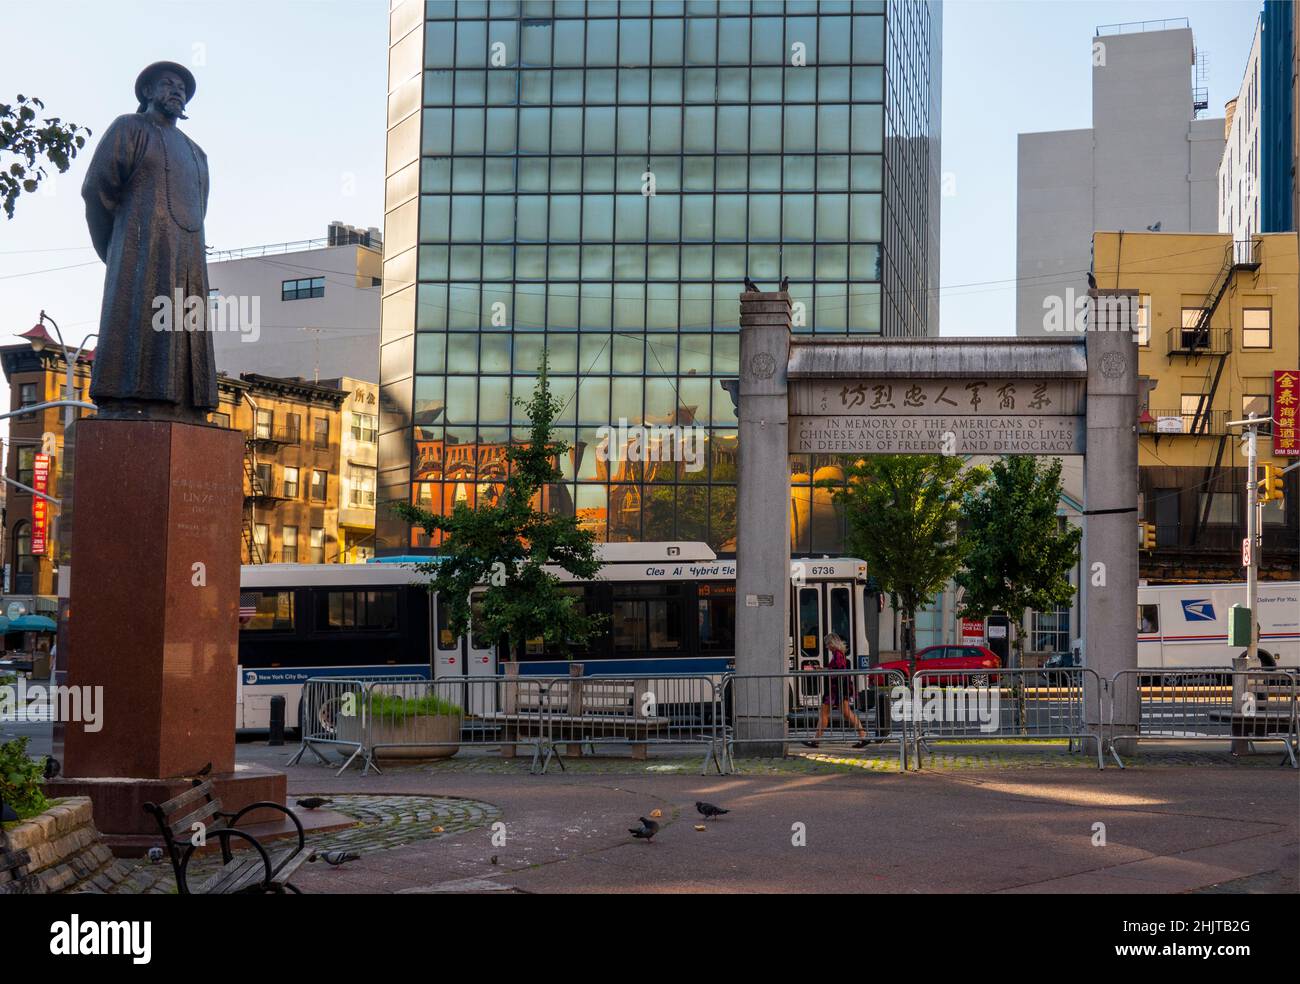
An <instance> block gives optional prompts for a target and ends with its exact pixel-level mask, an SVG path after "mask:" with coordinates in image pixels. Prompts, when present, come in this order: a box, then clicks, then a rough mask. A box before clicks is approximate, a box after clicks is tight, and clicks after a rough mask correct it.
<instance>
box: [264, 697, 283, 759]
mask: <svg viewBox="0 0 1300 984" xmlns="http://www.w3.org/2000/svg"><path fill="white" fill-rule="evenodd" d="M267 744H268V745H270V746H271V747H272V748H277V747H279V746H280V745H283V744H284V694H276V695H275V696H274V697H272V698H271V740H270V741H268V742H267Z"/></svg>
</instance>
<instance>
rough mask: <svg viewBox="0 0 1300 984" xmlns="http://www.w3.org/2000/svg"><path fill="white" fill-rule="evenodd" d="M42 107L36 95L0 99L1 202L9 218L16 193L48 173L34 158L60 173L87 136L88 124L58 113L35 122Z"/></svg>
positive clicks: (37, 183)
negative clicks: (60, 116) (74, 121)
mask: <svg viewBox="0 0 1300 984" xmlns="http://www.w3.org/2000/svg"><path fill="white" fill-rule="evenodd" d="M44 108H45V103H43V102H41V100H39V99H37V98H36V97H35V96H31V97H29V96H24V95H19V96H18V97H17V98H16V99H15V101H14V102H12V103H0V203H3V205H4V210H5V215H6V216H8V217H9V218H11V219H12V218H13V217H14V206H15V205H16V203H17V201H18V196H19V195H20V194H23V193H27V194H30V193H32V192H34V191H35V190H36V189H37V188H38V187H40V183H41V182H42V181H44V180H45V178H46V177H47V174H46V170H45V166H44V164H43V163H37V162H38V161H44V162H48V163H49V164H52V165H53V166H54V167H56V168H58V170H59V173H60V174H63V173H65V172H66V171H67V170H68V166H69V165H70V164H71V163H72V159H73V158H74V157H76V156H77V151H79V150H81V149H82V148H83V147H85V146H86V137H88V136H90V129H89V128H88V127H84V126H79V125H77V124H76V123H64V122H63V121H62V120H61V119H59V117H57V116H52V117H49V118H48V119H43V120H40V121H39V122H38V121H37V119H36V115H37V110H42V109H44ZM15 158H16V159H15Z"/></svg>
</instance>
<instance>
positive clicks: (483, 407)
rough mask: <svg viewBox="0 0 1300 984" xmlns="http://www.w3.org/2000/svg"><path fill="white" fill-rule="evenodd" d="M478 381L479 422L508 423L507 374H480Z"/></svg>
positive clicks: (508, 391) (508, 381)
mask: <svg viewBox="0 0 1300 984" xmlns="http://www.w3.org/2000/svg"><path fill="white" fill-rule="evenodd" d="M478 382H479V387H478V420H479V423H480V424H508V423H510V378H509V377H508V376H480V377H479V378H478Z"/></svg>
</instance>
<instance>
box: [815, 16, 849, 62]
mask: <svg viewBox="0 0 1300 984" xmlns="http://www.w3.org/2000/svg"><path fill="white" fill-rule="evenodd" d="M819 22H820V24H819V26H820V30H821V37H820V38H819V39H818V41H819V48H818V51H817V63H818V64H819V65H831V64H844V63H847V62H848V60H849V42H850V40H851V38H852V36H853V32H852V29H851V27H850V24H849V18H847V17H821V18H819Z"/></svg>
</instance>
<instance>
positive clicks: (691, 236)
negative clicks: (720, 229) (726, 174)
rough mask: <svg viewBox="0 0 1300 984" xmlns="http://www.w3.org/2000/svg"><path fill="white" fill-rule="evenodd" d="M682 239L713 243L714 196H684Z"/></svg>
mask: <svg viewBox="0 0 1300 984" xmlns="http://www.w3.org/2000/svg"><path fill="white" fill-rule="evenodd" d="M682 239H684V240H691V241H695V242H711V241H712V239H713V196H712V195H684V196H682Z"/></svg>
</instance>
